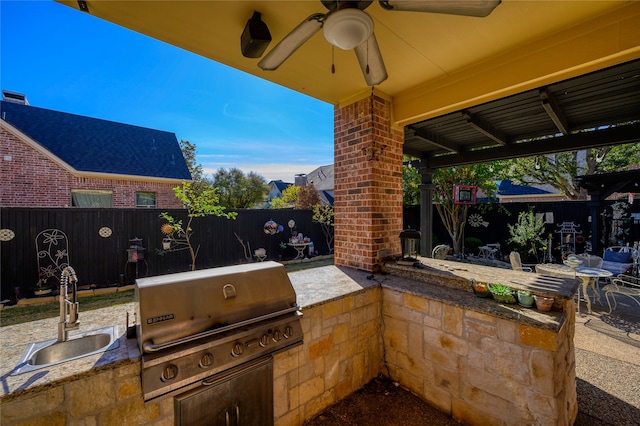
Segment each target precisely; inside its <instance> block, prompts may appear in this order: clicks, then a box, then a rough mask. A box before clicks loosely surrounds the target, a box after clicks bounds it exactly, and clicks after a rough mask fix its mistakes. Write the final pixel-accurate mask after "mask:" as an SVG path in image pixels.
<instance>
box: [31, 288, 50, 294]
mask: <svg viewBox="0 0 640 426" xmlns="http://www.w3.org/2000/svg"><path fill="white" fill-rule="evenodd" d="M50 293H51V289H50V288H42V289H38V290H34V291H33V294H35V295H36V296H46V295H47V294H50Z"/></svg>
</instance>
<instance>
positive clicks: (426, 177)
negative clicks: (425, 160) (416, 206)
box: [418, 164, 434, 257]
mask: <svg viewBox="0 0 640 426" xmlns="http://www.w3.org/2000/svg"><path fill="white" fill-rule="evenodd" d="M418 171H419V173H420V176H421V177H422V183H421V184H420V233H421V239H420V255H421V256H424V257H431V250H433V247H432V245H433V189H434V186H433V182H432V178H433V170H432V169H430V168H428V167H427V166H426V165H424V164H420V168H419V169H418Z"/></svg>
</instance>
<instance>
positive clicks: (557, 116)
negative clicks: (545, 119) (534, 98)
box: [540, 89, 570, 136]
mask: <svg viewBox="0 0 640 426" xmlns="http://www.w3.org/2000/svg"><path fill="white" fill-rule="evenodd" d="M540 99H541V102H542V108H544V110H545V111H546V113H547V115H548V116H549V118H551V120H552V121H553V124H555V125H556V127H557V128H558V130H559V131H560V132H561V133H562V134H563V135H565V136H566V135H568V134H569V131H570V128H569V122H568V121H567V118H566V117H565V116H564V113H563V112H562V109H561V108H560V105H559V104H558V101H557V100H556V98H555V97H554V96H553V95H552V94H551V93H549V91H548V90H547V89H540Z"/></svg>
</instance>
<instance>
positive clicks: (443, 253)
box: [431, 244, 451, 259]
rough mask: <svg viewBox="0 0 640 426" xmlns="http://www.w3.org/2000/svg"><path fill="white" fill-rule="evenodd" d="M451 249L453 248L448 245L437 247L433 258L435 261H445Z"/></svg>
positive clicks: (434, 249) (433, 251)
mask: <svg viewBox="0 0 640 426" xmlns="http://www.w3.org/2000/svg"><path fill="white" fill-rule="evenodd" d="M450 249H451V247H449V246H448V245H447V244H440V245H437V246H435V247H434V248H433V250H432V251H431V257H432V258H433V259H444V258H446V257H447V254H448V253H449V250H450Z"/></svg>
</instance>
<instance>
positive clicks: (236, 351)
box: [231, 342, 244, 356]
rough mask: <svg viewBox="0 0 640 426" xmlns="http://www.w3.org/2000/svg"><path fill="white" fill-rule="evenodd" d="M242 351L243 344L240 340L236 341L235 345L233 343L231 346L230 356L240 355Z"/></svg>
mask: <svg viewBox="0 0 640 426" xmlns="http://www.w3.org/2000/svg"><path fill="white" fill-rule="evenodd" d="M243 352H244V345H243V344H242V343H241V342H238V343H236V344H235V345H233V348H232V349H231V355H232V356H240V355H242V353H243Z"/></svg>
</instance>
